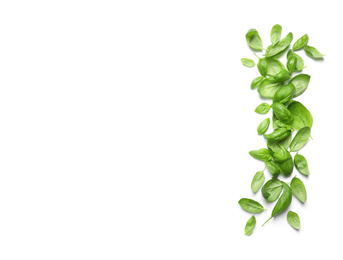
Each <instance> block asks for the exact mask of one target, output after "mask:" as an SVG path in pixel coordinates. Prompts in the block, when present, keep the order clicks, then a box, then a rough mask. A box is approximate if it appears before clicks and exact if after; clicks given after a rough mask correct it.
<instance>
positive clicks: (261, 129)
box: [257, 118, 270, 135]
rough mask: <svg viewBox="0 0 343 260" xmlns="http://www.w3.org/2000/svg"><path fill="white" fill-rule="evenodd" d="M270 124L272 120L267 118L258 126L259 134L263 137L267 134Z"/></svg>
mask: <svg viewBox="0 0 343 260" xmlns="http://www.w3.org/2000/svg"><path fill="white" fill-rule="evenodd" d="M269 124H270V119H269V118H266V119H264V120H263V121H262V122H261V123H260V124H259V125H258V126H257V134H258V135H263V134H264V133H265V132H267V130H268V128H269Z"/></svg>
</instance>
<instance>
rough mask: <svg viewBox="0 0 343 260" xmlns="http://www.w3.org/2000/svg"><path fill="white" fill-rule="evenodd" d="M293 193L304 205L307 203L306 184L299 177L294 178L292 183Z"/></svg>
mask: <svg viewBox="0 0 343 260" xmlns="http://www.w3.org/2000/svg"><path fill="white" fill-rule="evenodd" d="M291 189H292V193H293V194H294V196H295V197H297V199H298V200H300V201H301V202H302V203H305V202H306V199H307V194H306V189H305V185H304V183H303V182H302V181H301V180H300V179H299V178H297V177H294V178H293V179H292V181H291Z"/></svg>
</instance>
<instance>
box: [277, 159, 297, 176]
mask: <svg viewBox="0 0 343 260" xmlns="http://www.w3.org/2000/svg"><path fill="white" fill-rule="evenodd" d="M278 165H279V168H280V170H281V173H282V175H283V176H285V177H288V176H290V175H291V174H292V172H293V168H294V164H293V159H292V158H289V159H287V160H286V161H284V162H281V163H278Z"/></svg>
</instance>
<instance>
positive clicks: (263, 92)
mask: <svg viewBox="0 0 343 260" xmlns="http://www.w3.org/2000/svg"><path fill="white" fill-rule="evenodd" d="M280 88H281V83H279V82H275V80H274V79H272V78H267V79H265V80H263V81H262V82H261V84H260V85H259V86H258V88H257V91H258V93H259V94H260V96H261V97H262V98H266V99H273V97H274V95H275V93H276V91H278V90H279V89H280Z"/></svg>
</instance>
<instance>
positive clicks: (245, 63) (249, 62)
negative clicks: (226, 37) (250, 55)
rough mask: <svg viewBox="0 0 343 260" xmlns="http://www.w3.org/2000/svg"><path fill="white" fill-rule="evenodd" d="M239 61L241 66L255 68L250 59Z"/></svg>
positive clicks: (253, 62)
mask: <svg viewBox="0 0 343 260" xmlns="http://www.w3.org/2000/svg"><path fill="white" fill-rule="evenodd" d="M241 61H242V64H243V65H244V66H246V67H249V68H252V67H254V66H255V61H253V60H252V59H247V58H242V59H241Z"/></svg>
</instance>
